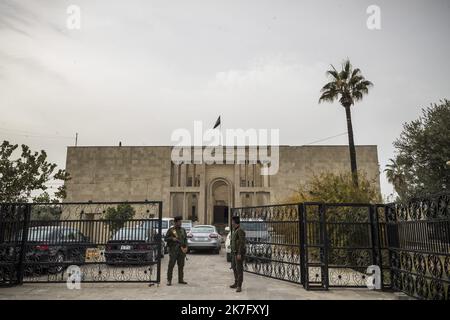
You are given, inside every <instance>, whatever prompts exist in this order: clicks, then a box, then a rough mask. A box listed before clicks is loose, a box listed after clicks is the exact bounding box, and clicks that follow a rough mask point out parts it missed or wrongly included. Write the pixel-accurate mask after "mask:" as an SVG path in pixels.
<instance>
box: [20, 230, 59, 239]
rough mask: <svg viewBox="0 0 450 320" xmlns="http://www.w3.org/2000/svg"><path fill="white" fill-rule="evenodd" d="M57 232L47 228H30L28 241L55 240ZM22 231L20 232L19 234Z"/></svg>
mask: <svg viewBox="0 0 450 320" xmlns="http://www.w3.org/2000/svg"><path fill="white" fill-rule="evenodd" d="M57 234H58V233H57V232H55V230H54V229H49V228H31V229H30V230H28V241H48V240H56V239H57ZM21 235H22V233H20V236H21Z"/></svg>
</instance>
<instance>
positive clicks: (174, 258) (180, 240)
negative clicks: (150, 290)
mask: <svg viewBox="0 0 450 320" xmlns="http://www.w3.org/2000/svg"><path fill="white" fill-rule="evenodd" d="M181 219H182V217H175V218H174V222H175V225H174V226H172V227H171V228H169V230H167V233H166V236H165V240H166V242H167V246H168V247H169V266H168V268H167V285H168V286H170V285H172V274H173V268H174V267H175V264H177V265H178V283H181V284H187V282H186V281H184V273H183V268H184V260H185V259H186V252H187V235H186V230H185V229H184V228H182V227H181Z"/></svg>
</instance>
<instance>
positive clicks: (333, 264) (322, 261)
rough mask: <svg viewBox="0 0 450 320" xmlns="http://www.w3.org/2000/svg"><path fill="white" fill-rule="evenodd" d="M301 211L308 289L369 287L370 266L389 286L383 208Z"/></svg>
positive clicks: (311, 207) (308, 206)
mask: <svg viewBox="0 0 450 320" xmlns="http://www.w3.org/2000/svg"><path fill="white" fill-rule="evenodd" d="M300 208H301V217H302V225H303V226H304V227H303V228H302V230H303V232H302V252H303V253H304V258H303V261H304V270H305V273H304V286H305V288H306V289H325V290H326V289H328V288H329V287H367V281H368V274H367V269H368V267H369V266H378V267H380V278H381V283H382V284H383V285H384V286H386V285H388V283H389V279H388V278H386V279H385V275H386V273H387V274H389V273H388V266H386V264H385V262H383V261H388V259H387V254H388V251H387V247H386V241H385V239H386V237H385V227H384V219H383V215H384V211H383V210H382V209H383V206H379V205H370V204H353V203H349V204H345V203H339V204H325V203H302V204H301V205H300ZM380 209H381V210H380ZM380 215H381V217H380Z"/></svg>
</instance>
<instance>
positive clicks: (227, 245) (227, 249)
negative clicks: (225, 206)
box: [225, 227, 231, 262]
mask: <svg viewBox="0 0 450 320" xmlns="http://www.w3.org/2000/svg"><path fill="white" fill-rule="evenodd" d="M225 231H226V232H228V234H227V238H226V239H225V252H226V256H227V261H228V262H231V232H230V227H226V228H225Z"/></svg>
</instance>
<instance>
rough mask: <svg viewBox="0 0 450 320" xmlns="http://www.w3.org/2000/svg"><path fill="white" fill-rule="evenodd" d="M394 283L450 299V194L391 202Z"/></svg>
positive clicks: (389, 228)
mask: <svg viewBox="0 0 450 320" xmlns="http://www.w3.org/2000/svg"><path fill="white" fill-rule="evenodd" d="M387 234H388V237H389V256H390V265H391V277H392V287H393V288H394V289H395V290H399V291H403V292H405V293H407V294H408V295H410V296H414V297H417V298H419V299H433V300H449V299H450V292H449V291H450V195H449V194H441V195H437V196H434V197H427V198H422V199H413V200H411V201H410V202H408V203H404V204H391V205H388V206H387Z"/></svg>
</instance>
